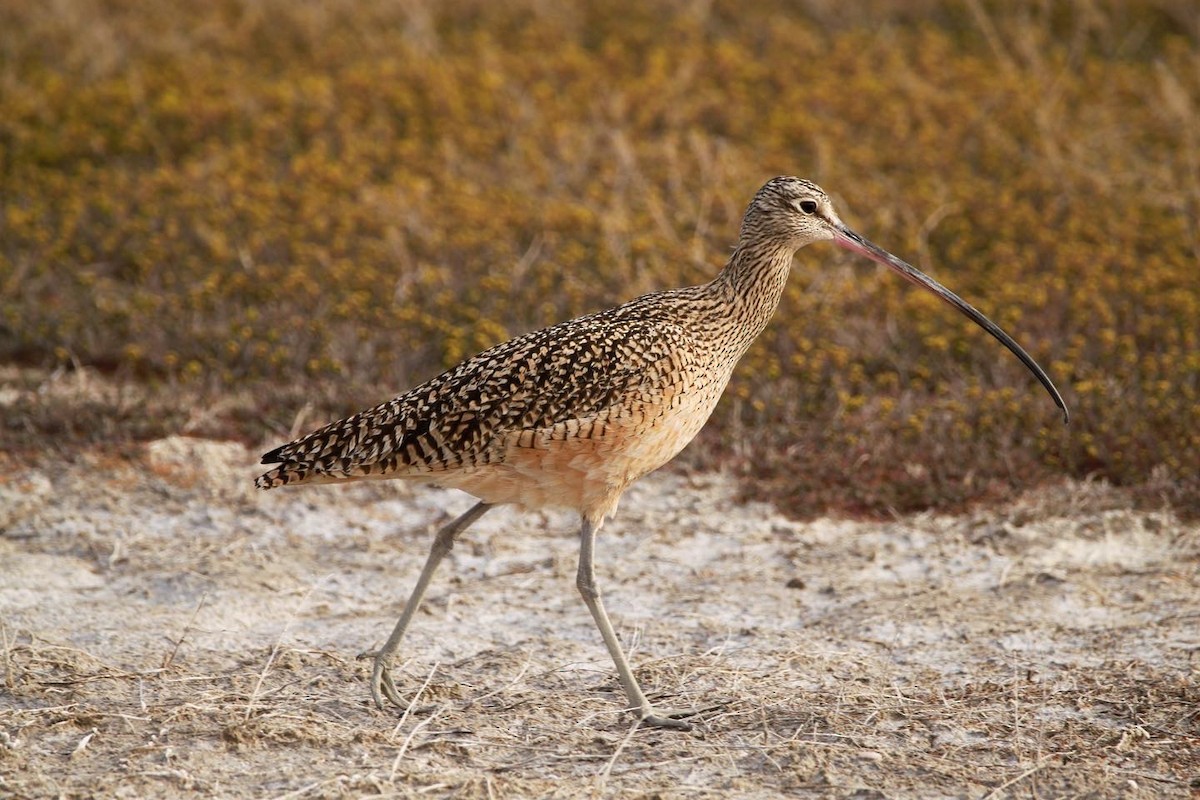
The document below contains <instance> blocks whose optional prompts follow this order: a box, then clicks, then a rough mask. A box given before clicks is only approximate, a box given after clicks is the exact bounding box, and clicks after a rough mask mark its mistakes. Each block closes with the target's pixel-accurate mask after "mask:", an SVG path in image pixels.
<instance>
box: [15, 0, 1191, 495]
mask: <svg viewBox="0 0 1200 800" xmlns="http://www.w3.org/2000/svg"><path fill="white" fill-rule="evenodd" d="M1198 42H1200V10H1198V8H1197V6H1196V4H1195V3H1194V2H1193V0H1145V1H1143V2H1117V1H1116V0H1113V1H1112V2H1102V1H1101V0H1074V2H1066V1H1064V2H1049V1H1048V0H1047V1H1041V0H1015V1H1014V2H984V1H983V0H967V1H966V2H939V1H938V0H919V1H918V2H909V3H903V4H901V3H887V2H871V1H869V0H851V1H850V2H830V1H828V0H809V1H808V2H803V1H802V0H796V1H794V2H782V0H760V1H759V2H755V3H743V2H737V1H736V0H713V2H651V3H644V2H633V1H632V0H627V1H626V0H623V1H622V2H610V1H609V0H591V1H589V2H578V3H557V2H544V1H543V0H445V1H444V2H443V1H440V0H404V1H403V2H383V1H382V0H328V1H327V2H319V3H318V2H301V3H297V2H290V0H216V2H210V3H180V2H171V1H170V0H146V2H140V3H126V2H117V1H116V0H111V1H110V2H104V1H100V2H96V1H91V0H56V2H54V3H26V2H18V0H0V180H2V186H0V192H2V195H3V196H2V203H3V209H2V216H0V364H3V365H7V367H6V372H5V373H4V374H5V376H6V378H5V380H6V381H7V383H8V384H10V388H11V385H16V384H20V383H21V382H22V381H26V382H36V381H44V380H45V375H46V374H47V372H48V371H53V370H80V369H90V370H94V371H98V372H99V373H103V374H104V376H106V380H110V381H115V382H116V383H117V384H119V385H121V386H136V387H137V389H138V391H136V392H132V393H125V394H119V395H118V398H119V399H118V401H117V402H107V403H100V402H97V403H95V404H93V405H91V406H87V407H86V408H85V409H84V410H83V411H81V410H80V408H79V407H78V406H73V407H71V408H66V407H56V406H55V404H54V403H53V402H51V401H50V400H49V399H46V398H42V399H40V400H39V399H37V398H38V393H37V392H32V393H25V394H21V393H18V395H19V397H21V398H26V399H17V400H13V399H12V398H9V400H8V401H7V402H6V405H5V422H4V424H3V425H2V426H0V437H3V438H2V439H0V444H2V445H3V447H4V448H6V449H9V450H13V451H17V450H22V449H24V450H26V451H29V452H32V451H34V450H38V451H40V452H46V451H47V449H50V450H54V451H56V452H58V453H60V454H69V452H70V451H71V449H72V448H73V447H76V446H79V445H80V444H95V443H105V442H108V443H121V442H126V443H127V442H130V441H136V440H139V439H142V438H145V437H149V436H158V435H163V434H165V433H170V432H178V431H180V430H183V431H187V432H191V433H196V434H203V435H212V436H233V437H237V438H240V439H242V440H243V441H246V442H247V443H250V444H259V443H268V442H270V443H277V440H278V439H279V438H280V437H282V436H286V435H287V434H288V432H289V430H290V429H291V428H292V427H293V425H294V423H295V421H296V419H297V415H298V414H301V413H303V414H304V418H305V420H306V426H309V427H310V426H312V425H315V424H316V423H318V422H320V421H322V420H325V419H331V418H334V417H335V416H338V415H343V414H346V413H350V412H353V411H355V410H358V409H360V408H362V407H365V406H368V405H373V404H374V403H376V402H378V401H380V400H383V399H385V398H387V397H389V396H391V395H392V394H395V393H397V392H398V391H400V390H402V389H405V388H407V387H410V386H412V385H414V384H415V383H417V382H419V381H421V380H423V379H425V378H427V377H430V376H431V375H433V374H434V373H436V372H438V371H440V370H441V369H443V368H445V367H447V366H449V365H451V364H452V363H454V362H456V361H458V360H459V359H461V358H463V357H465V356H467V355H470V354H472V353H473V352H475V351H478V350H480V349H482V348H484V347H487V346H489V345H491V344H493V343H495V342H497V341H499V340H501V339H504V338H506V337H509V336H512V335H515V334H518V333H521V332H523V331H526V330H529V329H532V328H535V327H539V326H543V325H547V324H550V323H553V322H557V321H559V320H562V319H566V318H568V317H571V316H573V315H576V314H580V313H585V312H588V311H593V310H597V309H600V308H603V307H607V306H609V305H613V304H615V303H617V302H620V301H623V300H626V299H629V298H631V297H633V296H635V295H637V294H640V293H644V292H647V291H652V290H655V289H660V288H666V287H670V286H674V285H679V284H687V283H698V282H702V281H705V280H707V279H709V278H710V277H711V276H712V275H713V274H715V272H716V270H717V269H718V268H719V267H720V265H721V264H722V263H723V260H724V258H725V256H726V254H727V253H728V251H729V248H730V247H731V246H732V244H733V243H734V241H735V239H736V235H737V227H738V223H739V220H740V217H741V214H742V211H743V209H744V207H745V205H746V203H747V202H748V201H749V199H750V197H751V195H752V194H753V192H754V191H755V190H756V189H757V188H758V187H759V186H760V185H761V184H762V182H763V181H765V180H766V179H767V178H770V177H771V176H773V175H776V174H797V175H801V176H805V177H809V178H812V179H814V180H816V181H817V182H818V183H820V184H821V185H822V186H824V187H825V188H826V189H827V190H829V191H830V192H831V193H832V194H833V195H834V197H835V201H836V202H837V203H838V205H839V208H840V209H841V210H842V212H843V218H844V219H845V220H846V221H847V223H848V224H850V225H851V226H852V227H854V228H855V229H857V230H859V231H860V232H862V233H863V234H865V235H866V236H867V237H869V238H871V239H873V240H874V241H876V242H877V243H879V244H881V245H882V246H884V247H886V248H887V249H889V250H892V251H893V252H895V253H896V254H898V255H900V256H901V257H903V258H906V259H907V260H910V261H912V262H913V263H914V264H916V265H917V266H919V267H920V268H922V269H924V270H926V271H928V272H930V273H931V274H933V275H934V276H936V277H937V278H939V279H940V280H941V281H942V282H944V283H946V284H947V285H948V286H950V287H951V288H952V289H954V290H955V291H957V292H958V293H959V294H961V295H962V296H963V297H965V298H967V299H968V300H969V301H970V302H972V303H974V304H975V305H976V306H977V307H978V308H980V309H981V310H982V311H983V312H984V313H986V314H988V315H989V316H991V317H992V318H993V319H994V320H996V321H997V322H998V323H999V324H1000V325H1001V326H1002V327H1004V328H1005V329H1006V330H1008V331H1009V332H1010V333H1011V334H1013V336H1014V337H1015V338H1016V339H1017V340H1018V341H1020V342H1021V343H1022V344H1023V345H1024V346H1025V347H1026V348H1027V349H1029V350H1030V352H1031V353H1032V354H1033V355H1034V356H1035V357H1036V358H1037V359H1038V360H1039V361H1040V362H1041V363H1042V364H1043V366H1045V367H1046V368H1047V370H1048V371H1049V372H1050V374H1051V375H1052V377H1053V378H1054V380H1055V381H1056V382H1057V383H1058V385H1059V387H1060V388H1061V389H1062V390H1063V394H1064V395H1065V397H1066V399H1067V401H1068V403H1069V405H1070V406H1071V409H1072V412H1073V420H1072V423H1071V425H1070V427H1068V428H1064V427H1063V425H1062V423H1061V418H1060V416H1059V414H1058V413H1057V412H1056V410H1055V409H1054V407H1053V405H1052V404H1051V403H1050V401H1049V400H1048V399H1047V398H1046V396H1045V395H1044V393H1043V392H1042V390H1041V389H1040V387H1038V386H1037V384H1036V383H1035V382H1034V381H1033V380H1032V379H1031V378H1030V376H1029V375H1028V374H1027V373H1026V372H1025V370H1024V369H1023V368H1022V367H1021V366H1020V365H1019V364H1018V363H1017V361H1016V360H1015V359H1013V358H1011V356H1010V355H1009V354H1008V353H1006V352H1005V351H1004V350H1003V349H1002V348H1001V347H1000V346H999V345H998V344H997V343H996V342H994V341H992V340H991V339H990V338H989V337H987V336H986V335H985V334H983V333H982V332H981V331H979V330H978V329H976V328H975V327H974V326H972V325H971V324H970V323H969V322H967V321H966V320H964V319H962V318H961V317H959V316H958V315H956V314H955V313H954V312H953V311H951V310H949V309H948V308H945V307H943V306H942V305H940V304H939V303H938V302H937V301H936V300H935V299H933V298H931V297H928V296H926V295H925V294H924V293H918V292H916V291H914V290H912V289H911V288H910V287H908V286H907V285H906V284H904V282H903V281H900V280H898V279H896V278H895V277H894V276H893V275H891V274H888V273H885V272H883V271H882V270H880V269H878V268H876V267H874V266H872V265H870V264H869V263H867V262H865V261H864V260H863V259H859V258H855V257H853V256H850V255H848V254H844V253H842V252H840V251H836V250H835V248H834V247H832V246H822V245H816V246H813V247H810V248H807V249H805V250H803V251H801V253H800V254H799V256H798V257H797V259H796V264H795V268H794V270H793V277H792V280H791V283H790V287H789V291H788V294H787V296H786V298H785V299H784V302H783V305H782V306H781V308H780V311H779V313H778V315H777V317H776V319H775V321H774V322H773V323H772V325H771V327H770V328H769V329H768V331H767V332H766V333H765V334H764V336H763V337H762V338H761V340H760V341H759V342H758V343H757V344H756V345H755V347H754V348H753V349H752V350H751V351H750V353H749V354H748V355H747V357H746V359H745V362H744V363H743V365H742V366H741V368H740V369H739V372H738V374H737V376H736V378H735V380H734V383H733V384H732V385H731V387H730V390H729V392H728V395H727V397H726V398H725V400H724V401H723V402H722V405H721V406H720V408H719V409H718V411H717V413H716V415H715V416H714V419H713V421H712V423H711V424H710V427H709V428H708V429H706V430H705V431H704V432H703V433H702V434H701V437H700V438H699V440H698V442H697V444H694V445H693V446H692V447H691V448H689V450H688V451H687V453H686V454H685V456H684V458H685V461H686V463H688V464H690V465H691V466H695V467H718V468H723V469H727V470H731V471H733V472H735V473H737V474H739V475H743V476H745V477H748V478H752V479H753V480H752V481H749V482H748V485H749V486H751V487H753V491H754V492H755V493H757V494H758V495H759V496H769V497H771V498H772V499H775V500H777V501H779V502H782V503H783V504H784V505H785V506H786V507H787V508H789V509H790V510H791V511H793V512H796V513H819V512H822V511H824V510H827V509H835V510H840V511H850V512H858V511H863V512H870V513H887V512H889V511H893V510H894V511H906V510H911V509H917V508H926V507H930V506H936V507H944V508H953V507H957V506H961V505H962V504H964V503H966V502H971V501H978V500H989V499H995V498H999V497H1003V496H1005V495H1007V494H1010V493H1012V492H1014V491H1017V490H1020V489H1021V488H1024V487H1028V486H1030V485H1032V484H1035V483H1037V482H1040V481H1047V480H1054V479H1056V478H1057V477H1059V476H1073V477H1076V478H1088V477H1098V478H1103V479H1107V480H1110V481H1113V482H1115V483H1117V484H1122V485H1127V486H1130V487H1133V489H1134V490H1135V491H1136V492H1137V493H1138V494H1139V496H1140V497H1141V498H1142V499H1143V500H1144V501H1145V502H1148V503H1160V502H1163V501H1169V502H1172V503H1174V504H1175V505H1176V506H1177V507H1179V508H1182V509H1185V510H1191V511H1193V512H1195V511H1197V510H1200V322H1198V320H1200V270H1198V269H1197V268H1198V266H1200V230H1198V220H1200V144H1198V140H1200V110H1198V109H1200V46H1198ZM17 388H20V387H19V386H18V387H17ZM14 396H17V395H14ZM29 397H33V398H35V399H33V400H29V399H28V398H29ZM302 410H303V411H302Z"/></svg>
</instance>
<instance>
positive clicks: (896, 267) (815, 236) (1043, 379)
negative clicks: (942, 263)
mask: <svg viewBox="0 0 1200 800" xmlns="http://www.w3.org/2000/svg"><path fill="white" fill-rule="evenodd" d="M823 241H832V242H834V243H836V244H837V245H839V246H840V247H844V248H845V249H847V250H850V251H853V252H855V253H859V254H860V255H864V256H866V257H867V258H869V259H871V260H872V261H876V262H878V263H880V264H883V265H884V266H885V267H887V268H888V269H891V270H893V271H894V272H896V273H898V274H899V275H900V276H901V277H902V278H904V279H905V280H907V281H909V282H910V283H913V284H915V285H917V286H920V287H921V288H922V289H925V290H927V291H930V292H932V293H933V294H935V295H937V296H938V297H940V298H941V299H942V300H944V301H946V302H947V303H949V304H950V305H952V306H954V307H955V308H957V309H958V310H959V311H960V312H962V313H963V314H965V315H966V316H967V317H968V318H969V319H970V320H971V321H972V322H974V323H975V324H976V325H978V326H979V327H981V328H983V329H984V330H985V331H987V332H988V333H990V334H991V335H992V336H994V337H995V338H996V339H997V340H999V342H1000V343H1001V344H1003V345H1004V346H1005V347H1007V348H1008V349H1009V350H1011V351H1012V352H1013V354H1014V355H1015V356H1016V357H1017V358H1019V359H1020V360H1021V363H1023V364H1024V365H1025V366H1026V367H1027V368H1028V369H1029V370H1030V372H1032V373H1033V374H1034V376H1035V377H1036V378H1037V379H1038V381H1039V382H1040V383H1041V384H1042V386H1044V387H1045V389H1046V391H1047V392H1049V393H1050V397H1051V398H1052V399H1053V400H1054V402H1055V404H1056V405H1057V406H1058V407H1059V408H1060V409H1062V412H1063V419H1064V420H1067V419H1068V418H1069V416H1068V413H1067V406H1066V403H1064V402H1063V399H1062V395H1060V394H1059V393H1058V389H1056V388H1055V387H1054V384H1053V383H1052V382H1051V381H1050V378H1049V377H1048V376H1047V375H1046V373H1045V371H1044V370H1043V369H1042V368H1041V367H1040V366H1038V364H1037V362H1036V361H1034V360H1033V357H1032V356H1030V355H1029V354H1028V353H1026V352H1025V350H1024V349H1023V348H1022V347H1021V346H1020V345H1019V344H1017V343H1016V342H1015V341H1013V339H1012V337H1010V336H1009V335H1008V334H1007V333H1005V332H1004V331H1002V330H1001V329H1000V328H999V326H997V325H996V324H995V323H994V322H992V321H991V320H990V319H988V318H987V317H985V316H984V315H983V314H981V313H980V312H979V311H977V310H975V308H974V307H973V306H972V305H971V304H969V303H967V302H966V301H965V300H963V299H962V298H960V297H959V296H958V295H956V294H955V293H954V292H952V291H950V290H949V289H947V288H946V287H945V286H942V285H941V284H940V283H938V282H937V281H935V280H934V279H933V278H931V277H929V276H928V275H926V274H925V273H923V272H921V271H920V270H919V269H917V268H916V267H914V266H912V265H911V264H909V263H907V262H905V261H902V260H900V259H899V258H896V257H895V256H894V255H892V254H891V253H889V252H887V251H886V250H884V249H883V248H881V247H878V246H876V245H874V244H872V243H871V242H869V241H868V240H866V239H864V238H863V237H862V236H860V235H859V234H857V233H855V232H854V231H852V230H850V229H849V228H847V227H846V225H845V223H843V222H842V220H841V218H840V217H839V216H838V215H837V212H836V211H834V210H833V203H832V202H831V201H830V200H829V195H827V194H825V192H824V191H823V190H822V189H821V187H819V186H817V185H816V184H815V183H812V182H811V181H806V180H804V179H803V178H791V177H779V178H772V179H771V180H769V181H767V182H766V183H765V184H764V185H763V187H762V188H761V189H759V190H758V193H757V194H756V195H754V199H753V200H752V201H751V202H750V207H749V208H748V209H746V216H745V218H744V219H743V220H742V233H741V242H740V244H739V247H744V248H748V249H750V250H754V249H757V248H759V247H763V246H765V247H767V248H779V247H782V248H785V249H790V250H792V251H795V250H797V249H799V248H801V247H804V246H805V245H808V244H812V243H813V242H823Z"/></svg>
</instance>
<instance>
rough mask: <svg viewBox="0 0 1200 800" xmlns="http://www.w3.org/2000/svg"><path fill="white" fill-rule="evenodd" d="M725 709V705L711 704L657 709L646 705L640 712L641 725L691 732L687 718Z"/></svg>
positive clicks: (690, 724) (690, 725)
mask: <svg viewBox="0 0 1200 800" xmlns="http://www.w3.org/2000/svg"><path fill="white" fill-rule="evenodd" d="M724 707H725V706H724V703H709V704H708V705H703V706H696V707H695V708H655V707H654V706H652V705H650V704H649V703H646V705H645V706H643V707H642V709H641V712H640V715H641V723H642V724H643V725H647V726H650V727H653V728H672V729H674V730H680V731H690V730H691V729H692V723H690V722H687V721H686V718H687V717H695V716H698V715H700V714H705V713H707V712H709V711H716V710H717V709H719V708H724Z"/></svg>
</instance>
